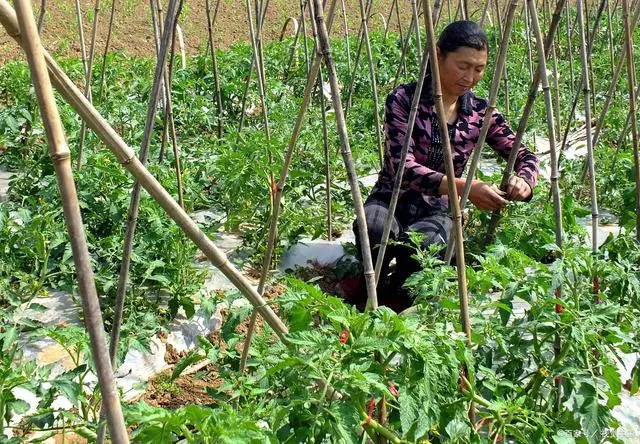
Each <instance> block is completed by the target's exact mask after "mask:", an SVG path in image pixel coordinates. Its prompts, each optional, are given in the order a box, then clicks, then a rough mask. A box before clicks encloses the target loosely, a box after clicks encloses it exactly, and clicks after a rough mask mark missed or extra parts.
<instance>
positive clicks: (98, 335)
mask: <svg viewBox="0 0 640 444" xmlns="http://www.w3.org/2000/svg"><path fill="white" fill-rule="evenodd" d="M3 6H4V5H3ZM15 6H16V12H17V19H18V22H19V30H18V33H20V31H21V32H22V35H23V40H22V42H23V48H24V50H25V52H26V54H27V59H28V61H29V68H30V70H31V78H32V83H33V86H34V88H35V92H36V97H37V100H38V105H39V107H40V113H41V115H42V120H43V124H44V127H45V132H46V134H47V141H48V145H49V155H50V157H51V160H52V161H53V164H54V168H55V171H56V176H57V180H58V186H59V189H60V194H61V198H62V207H63V211H64V217H65V222H66V225H67V231H68V234H69V238H70V241H71V249H72V252H73V261H74V265H75V267H76V274H77V279H78V286H79V289H80V290H79V293H80V297H81V300H82V308H83V313H84V323H85V328H86V329H87V331H88V333H89V339H90V344H91V352H92V356H93V360H94V363H95V366H96V373H97V376H98V383H99V387H100V393H101V395H102V400H103V402H104V404H105V405H106V406H107V408H106V413H107V421H108V424H109V429H110V431H111V436H112V439H113V442H114V443H118V444H119V443H128V442H129V438H128V436H127V430H126V427H125V424H124V417H123V415H122V410H121V407H120V399H119V398H118V391H117V388H116V383H115V377H114V375H113V370H112V368H111V364H110V362H109V355H108V353H107V345H106V340H105V335H104V324H103V321H102V314H101V311H100V302H99V300H98V294H97V292H96V286H95V281H94V278H93V270H92V269H91V260H90V257H89V250H88V248H87V243H86V236H85V233H84V226H83V224H82V215H81V214H80V206H79V203H78V197H77V193H76V188H75V184H74V181H73V173H72V171H71V159H70V151H69V147H68V145H67V141H66V138H65V135H64V129H63V127H62V122H61V121H60V115H59V113H58V108H57V106H56V101H55V98H54V96H53V90H52V88H51V81H50V79H49V75H48V73H47V66H46V64H45V59H44V50H43V48H42V45H41V43H40V38H39V36H38V30H37V27H36V23H35V20H34V18H33V11H32V7H31V2H30V1H29V0H16V1H15ZM13 18H14V19H15V17H13ZM14 25H15V22H14ZM14 31H15V29H14ZM14 35H16V34H14Z"/></svg>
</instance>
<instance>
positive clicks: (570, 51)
mask: <svg viewBox="0 0 640 444" xmlns="http://www.w3.org/2000/svg"><path fill="white" fill-rule="evenodd" d="M566 17H567V20H566V21H567V54H569V80H570V82H569V86H570V89H571V95H573V94H574V92H575V91H574V84H575V80H574V74H573V49H572V46H571V40H572V38H571V36H572V33H571V7H570V5H569V2H567V7H566Z"/></svg>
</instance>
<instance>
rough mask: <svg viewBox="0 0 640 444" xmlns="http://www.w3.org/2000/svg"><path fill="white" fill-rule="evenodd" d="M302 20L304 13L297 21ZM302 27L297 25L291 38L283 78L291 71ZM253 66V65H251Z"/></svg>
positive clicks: (286, 77)
mask: <svg viewBox="0 0 640 444" xmlns="http://www.w3.org/2000/svg"><path fill="white" fill-rule="evenodd" d="M305 1H307V0H305ZM302 20H304V15H301V16H300V19H299V20H298V23H300V22H302ZM301 29H302V27H301V26H298V27H297V28H296V35H295V37H294V38H293V45H292V46H291V52H290V53H289V62H288V63H287V69H286V71H285V74H284V78H285V80H286V79H288V76H289V73H290V72H291V66H293V60H294V58H295V55H296V48H297V47H298V40H299V38H300V31H301ZM251 66H253V65H251Z"/></svg>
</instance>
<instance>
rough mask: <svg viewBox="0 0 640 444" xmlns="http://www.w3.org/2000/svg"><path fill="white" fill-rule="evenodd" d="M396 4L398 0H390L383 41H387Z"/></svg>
mask: <svg viewBox="0 0 640 444" xmlns="http://www.w3.org/2000/svg"><path fill="white" fill-rule="evenodd" d="M342 3H343V4H344V0H342ZM397 5H398V0H393V1H392V2H391V8H389V14H387V23H388V26H387V27H386V28H385V30H384V41H385V42H386V41H387V36H388V35H389V28H391V19H392V16H393V11H394V9H395V8H396V6H397Z"/></svg>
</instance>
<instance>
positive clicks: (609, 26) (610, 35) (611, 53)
mask: <svg viewBox="0 0 640 444" xmlns="http://www.w3.org/2000/svg"><path fill="white" fill-rule="evenodd" d="M606 2H607V31H608V32H607V37H608V39H609V59H610V62H611V76H612V77H613V67H614V65H615V60H614V58H615V50H614V47H613V23H612V20H611V1H610V0H606Z"/></svg>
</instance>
